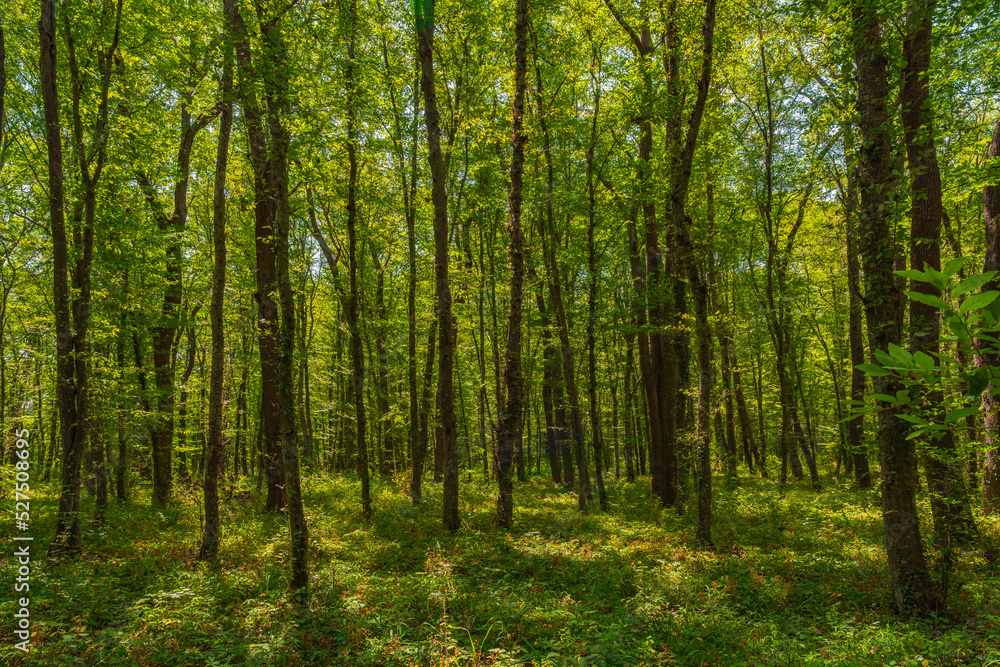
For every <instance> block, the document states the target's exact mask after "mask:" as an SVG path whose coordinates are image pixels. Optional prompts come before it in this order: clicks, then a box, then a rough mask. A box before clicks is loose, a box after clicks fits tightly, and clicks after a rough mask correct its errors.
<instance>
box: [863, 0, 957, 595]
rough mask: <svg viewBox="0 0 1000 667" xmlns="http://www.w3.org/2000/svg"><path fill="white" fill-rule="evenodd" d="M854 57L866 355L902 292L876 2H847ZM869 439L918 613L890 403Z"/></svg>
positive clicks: (897, 581) (884, 390)
mask: <svg viewBox="0 0 1000 667" xmlns="http://www.w3.org/2000/svg"><path fill="white" fill-rule="evenodd" d="M852 28H853V36H852V37H853V41H854V61H855V68H856V70H855V71H856V77H857V85H858V119H859V125H860V129H861V139H862V142H861V146H860V149H859V154H858V167H857V178H858V193H859V195H860V205H859V207H858V249H859V252H860V254H861V263H862V268H863V270H864V274H865V296H864V299H865V316H866V318H867V320H868V345H869V350H870V352H871V354H874V353H875V352H876V351H883V352H884V351H887V350H888V349H889V346H890V345H894V346H898V345H899V343H900V342H901V337H902V331H901V330H900V318H899V311H900V303H901V299H902V295H901V294H900V290H899V287H898V286H897V284H896V280H895V276H894V275H893V273H892V271H893V261H892V260H894V258H895V255H896V251H895V247H894V243H893V238H892V222H893V220H892V218H893V212H894V207H895V206H894V196H895V194H894V192H893V183H894V178H895V177H894V174H893V167H894V159H893V155H892V144H893V141H892V124H891V122H890V119H889V107H888V99H889V71H888V70H889V57H888V55H887V52H886V47H885V44H884V43H883V37H882V18H881V17H880V16H879V14H878V7H877V6H875V5H873V4H872V3H868V2H861V1H858V2H855V3H854V4H853V5H852ZM872 384H873V386H874V389H875V393H876V394H886V395H889V396H895V394H896V391H897V390H899V389H900V381H899V378H898V377H897V376H896V375H894V374H891V373H888V374H881V373H880V374H876V375H875V376H873V377H872ZM877 414H878V425H877V427H876V430H875V439H876V441H877V442H878V447H879V463H880V464H881V468H882V485H881V487H882V488H881V490H882V523H883V525H884V526H885V546H886V555H887V557H888V562H889V573H890V576H891V579H892V591H893V595H894V597H895V600H896V605H897V607H898V608H899V610H900V611H901V612H902V613H905V614H909V613H916V614H921V613H926V612H929V611H931V610H933V609H934V608H936V607H937V605H938V600H937V596H936V594H935V592H934V588H933V586H932V583H931V578H930V574H929V573H928V571H927V565H926V562H925V560H924V548H923V541H922V539H921V536H920V521H919V517H918V515H917V503H916V485H917V461H916V451H915V447H914V443H913V441H912V440H907V439H906V434H907V430H908V429H907V426H906V422H905V421H904V420H902V419H900V418H899V417H898V416H896V411H895V409H894V408H893V407H892V405H891V404H889V403H886V402H885V401H881V400H879V401H878V402H877Z"/></svg>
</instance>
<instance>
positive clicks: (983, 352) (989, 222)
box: [976, 122, 1000, 515]
mask: <svg viewBox="0 0 1000 667" xmlns="http://www.w3.org/2000/svg"><path fill="white" fill-rule="evenodd" d="M988 156H989V157H990V158H992V159H994V160H996V159H997V158H998V157H1000V122H998V123H997V124H996V126H995V127H994V128H993V140H992V141H991V142H990V148H989V153H988ZM983 222H984V223H985V227H986V259H985V261H984V263H983V271H1000V181H997V182H994V183H989V184H987V185H984V186H983ZM998 286H1000V281H997V280H995V279H994V280H991V281H990V282H989V283H987V284H985V285H983V287H982V290H983V291H988V290H995V289H998ZM976 348H977V354H976V365H977V366H994V367H995V366H1000V354H997V353H996V352H994V351H993V350H992V349H991V347H990V346H989V345H988V344H986V342H985V341H981V340H977V341H976ZM983 436H984V438H983V439H984V440H985V441H986V464H985V465H984V466H983V470H982V477H983V481H982V503H983V514H986V515H991V514H998V513H1000V399H998V397H997V396H994V395H992V394H990V392H984V393H983Z"/></svg>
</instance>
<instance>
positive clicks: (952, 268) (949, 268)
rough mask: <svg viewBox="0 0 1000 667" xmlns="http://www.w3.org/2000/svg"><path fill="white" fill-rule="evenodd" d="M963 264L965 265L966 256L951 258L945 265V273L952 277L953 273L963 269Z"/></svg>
mask: <svg viewBox="0 0 1000 667" xmlns="http://www.w3.org/2000/svg"><path fill="white" fill-rule="evenodd" d="M963 266H965V258H964V257H954V258H952V259H949V260H948V263H947V264H945V265H944V275H946V276H948V277H949V278H951V277H952V276H953V275H955V274H956V273H958V272H959V271H961V270H962V267H963Z"/></svg>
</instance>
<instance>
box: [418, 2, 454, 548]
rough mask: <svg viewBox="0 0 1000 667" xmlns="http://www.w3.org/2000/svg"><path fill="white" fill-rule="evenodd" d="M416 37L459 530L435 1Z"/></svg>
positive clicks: (449, 474)
mask: <svg viewBox="0 0 1000 667" xmlns="http://www.w3.org/2000/svg"><path fill="white" fill-rule="evenodd" d="M414 12H415V15H414V20H415V22H416V31H417V54H418V56H419V58H420V87H421V89H422V90H423V93H424V123H425V125H426V126H427V148H428V155H427V160H428V162H429V163H430V170H431V201H432V202H433V205H434V288H435V296H436V301H435V307H436V309H437V318H438V327H437V328H438V400H439V412H440V414H439V419H440V424H441V441H440V443H439V444H438V446H439V447H440V448H441V449H442V452H443V459H444V461H443V463H444V500H443V502H442V512H443V524H444V527H445V528H446V529H448V530H458V528H459V527H460V526H461V522H462V520H461V517H460V516H459V513H458V433H457V426H456V423H455V394H454V384H453V378H452V370H453V368H454V355H455V339H456V337H457V333H458V332H457V328H456V327H455V324H454V322H453V319H452V313H451V287H450V283H449V281H448V198H447V191H446V186H445V181H446V180H447V173H446V172H447V168H446V166H445V164H444V158H443V156H442V154H441V128H440V123H439V120H438V107H437V91H436V90H435V89H434V0H418V1H417V2H416V3H415V4H414Z"/></svg>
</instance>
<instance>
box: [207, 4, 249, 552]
mask: <svg viewBox="0 0 1000 667" xmlns="http://www.w3.org/2000/svg"><path fill="white" fill-rule="evenodd" d="M234 8H235V0H223V9H224V11H225V14H226V18H227V33H228V34H227V36H226V42H225V47H224V48H225V64H224V65H223V71H222V85H221V90H220V93H221V95H222V103H223V107H222V118H221V119H220V121H219V144H218V148H217V150H216V156H215V183H214V191H213V199H212V247H213V250H214V255H215V258H214V260H215V261H214V263H213V266H212V304H211V313H210V314H209V319H210V320H211V323H212V371H211V375H210V376H209V391H208V460H207V462H206V465H205V485H204V497H205V530H204V532H203V533H202V537H201V548H200V549H199V551H198V557H199V558H200V559H211V558H214V557H215V556H216V554H218V552H219V533H220V528H221V522H220V520H219V472H220V470H219V468H220V466H221V465H222V461H223V455H224V445H223V442H222V383H223V370H224V368H223V365H224V363H225V361H224V355H225V332H224V330H223V326H224V323H223V312H222V310H223V304H224V303H225V299H226V168H227V165H228V159H229V135H230V132H231V131H232V127H233V104H232V89H233V65H232V63H233V46H232V43H233V29H232V25H233V24H232V20H231V16H232V13H233V10H234ZM237 426H239V424H237ZM233 470H234V472H235V470H236V466H235V465H234V466H233Z"/></svg>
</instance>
